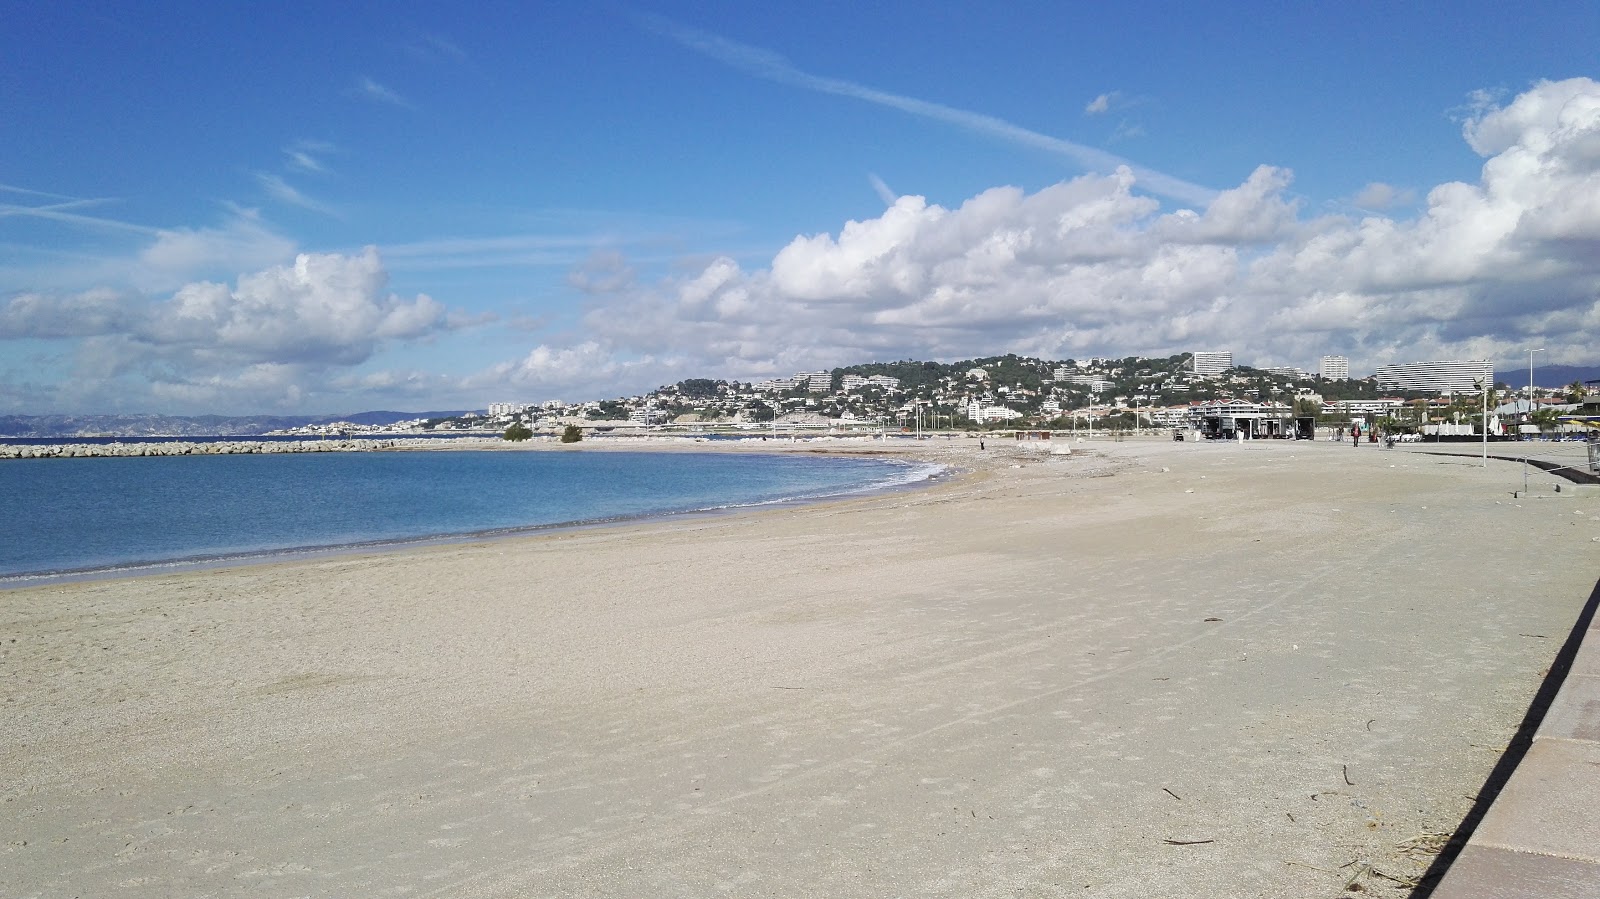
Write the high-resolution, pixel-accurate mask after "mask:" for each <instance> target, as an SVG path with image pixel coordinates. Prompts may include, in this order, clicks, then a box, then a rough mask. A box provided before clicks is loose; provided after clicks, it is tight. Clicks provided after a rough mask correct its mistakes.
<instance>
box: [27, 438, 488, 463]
mask: <svg viewBox="0 0 1600 899" xmlns="http://www.w3.org/2000/svg"><path fill="white" fill-rule="evenodd" d="M501 442H502V441H501V440H500V439H499V438H498V437H459V438H452V439H448V440H440V439H437V438H415V439H406V438H394V439H375V440H219V441H205V442H201V441H188V440H181V441H172V442H159V443H156V442H138V441H135V442H129V443H48V444H7V445H0V459H73V458H96V457H107V456H113V457H122V456H233V455H254V454H258V453H361V452H377V451H381V450H418V449H461V448H464V447H465V446H467V445H473V446H476V445H479V444H485V443H494V444H497V443H501Z"/></svg>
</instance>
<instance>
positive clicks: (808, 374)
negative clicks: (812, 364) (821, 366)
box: [794, 371, 833, 393]
mask: <svg viewBox="0 0 1600 899" xmlns="http://www.w3.org/2000/svg"><path fill="white" fill-rule="evenodd" d="M794 382H795V384H804V385H806V389H807V390H809V391H811V392H812V393H827V392H828V390H829V389H830V388H832V387H833V372H827V371H803V372H801V373H799V374H797V375H795V376H794Z"/></svg>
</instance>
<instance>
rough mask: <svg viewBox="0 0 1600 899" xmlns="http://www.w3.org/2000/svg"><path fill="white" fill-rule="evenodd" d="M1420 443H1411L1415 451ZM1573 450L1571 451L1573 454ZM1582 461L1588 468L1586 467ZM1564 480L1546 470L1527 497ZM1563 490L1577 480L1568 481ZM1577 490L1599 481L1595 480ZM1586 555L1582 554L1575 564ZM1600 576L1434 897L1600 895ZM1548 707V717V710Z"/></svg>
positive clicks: (1561, 453)
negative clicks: (1598, 611) (1526, 730)
mask: <svg viewBox="0 0 1600 899" xmlns="http://www.w3.org/2000/svg"><path fill="white" fill-rule="evenodd" d="M1420 448H1422V447H1417V446H1412V447H1407V448H1406V449H1408V450H1410V451H1417V450H1418V449H1420ZM1426 450H1427V451H1429V452H1439V451H1445V452H1455V453H1459V454H1461V455H1473V454H1479V453H1482V452H1483V449H1482V448H1481V447H1477V448H1470V451H1469V447H1468V445H1466V444H1453V445H1452V444H1445V445H1443V446H1439V445H1434V446H1428V447H1426ZM1585 452H1586V450H1585V448H1584V446H1583V444H1575V443H1543V442H1538V443H1528V444H1518V443H1501V444H1490V445H1489V447H1488V450H1487V454H1488V455H1489V457H1491V458H1502V459H1503V458H1510V457H1521V456H1522V455H1523V454H1524V453H1526V454H1527V455H1528V457H1529V458H1530V459H1531V460H1533V461H1535V462H1545V463H1547V464H1553V465H1555V466H1567V465H1575V464H1579V463H1582V462H1585V461H1586V457H1585V456H1584V455H1581V454H1582V453H1585ZM1569 457H1570V458H1569ZM1580 470H1581V469H1580ZM1562 483H1563V482H1559V481H1556V480H1555V479H1554V476H1553V475H1552V474H1550V473H1548V472H1546V471H1543V470H1541V469H1535V470H1533V471H1532V472H1530V474H1529V481H1528V487H1527V492H1526V493H1525V494H1524V495H1527V496H1539V495H1541V493H1543V492H1548V491H1552V490H1554V489H1555V488H1556V487H1557V486H1558V485H1560V484H1562ZM1565 489H1574V488H1573V486H1572V485H1570V484H1567V485H1566V486H1565ZM1577 489H1585V490H1593V489H1596V488H1594V487H1592V486H1588V487H1579V488H1577ZM1578 562H1579V560H1574V563H1575V564H1577V563H1578ZM1597 605H1600V584H1597V585H1596V587H1595V592H1594V594H1593V595H1591V596H1590V598H1589V603H1588V605H1587V606H1586V607H1585V610H1584V614H1583V616H1582V617H1581V618H1580V619H1579V621H1578V623H1577V626H1576V627H1575V628H1574V629H1573V631H1572V634H1571V636H1570V637H1569V639H1568V641H1567V643H1566V645H1565V646H1564V647H1563V648H1562V650H1561V652H1560V654H1559V655H1558V656H1557V659H1556V662H1555V664H1554V665H1553V666H1552V667H1551V671H1550V676H1549V678H1548V681H1547V683H1548V685H1549V689H1548V690H1547V691H1545V692H1541V694H1540V695H1539V696H1538V697H1537V698H1536V699H1535V700H1534V703H1533V706H1532V708H1531V709H1530V711H1529V719H1530V720H1529V726H1530V727H1536V729H1535V730H1534V732H1533V734H1532V738H1531V739H1528V738H1527V737H1526V736H1524V737H1522V738H1521V739H1520V740H1518V741H1514V742H1513V744H1512V746H1511V747H1510V749H1509V750H1508V752H1507V756H1506V759H1505V763H1504V764H1503V765H1502V766H1501V767H1502V769H1504V770H1498V769H1497V770H1496V771H1495V774H1494V776H1493V777H1491V779H1490V783H1489V785H1488V787H1487V788H1486V790H1485V794H1484V795H1485V801H1484V802H1483V803H1482V804H1481V807H1480V808H1479V809H1475V810H1474V812H1473V814H1471V815H1469V816H1468V821H1467V822H1466V824H1467V825H1469V826H1472V827H1473V830H1472V836H1471V838H1470V839H1469V840H1468V842H1467V845H1466V846H1465V847H1464V848H1463V849H1462V850H1461V853H1460V855H1459V856H1457V857H1456V859H1455V861H1454V862H1453V863H1451V865H1450V867H1449V870H1448V871H1446V872H1445V875H1444V878H1443V879H1442V880H1441V881H1440V882H1439V885H1438V887H1437V888H1436V889H1434V890H1433V892H1432V893H1431V897H1432V899H1469V897H1470V899H1509V897H1530V899H1532V897H1539V899H1600V802H1596V801H1595V800H1596V799H1597V798H1600V622H1597V621H1596V619H1595V608H1596V606H1597ZM1541 713H1542V717H1541Z"/></svg>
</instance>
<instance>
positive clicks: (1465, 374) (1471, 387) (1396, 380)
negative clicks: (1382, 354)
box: [1372, 359, 1494, 393]
mask: <svg viewBox="0 0 1600 899" xmlns="http://www.w3.org/2000/svg"><path fill="white" fill-rule="evenodd" d="M1372 374H1373V377H1375V378H1377V380H1378V388H1379V389H1380V390H1428V391H1433V392H1434V393H1473V392H1476V391H1479V390H1482V389H1483V385H1484V384H1493V383H1494V363H1493V362H1490V361H1488V360H1485V359H1471V360H1460V359H1450V360H1442V361H1438V362H1407V363H1404V364H1401V365H1380V366H1378V369H1377V371H1374V372H1373V373H1372Z"/></svg>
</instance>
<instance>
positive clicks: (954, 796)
mask: <svg viewBox="0 0 1600 899" xmlns="http://www.w3.org/2000/svg"><path fill="white" fill-rule="evenodd" d="M793 446H795V447H797V448H805V447H806V445H805V444H796V445H793ZM988 447H989V448H988V451H987V452H984V453H979V452H978V451H977V449H976V441H971V440H957V441H949V442H943V441H930V442H926V443H923V444H920V445H917V444H912V445H898V446H897V445H896V443H895V442H894V441H891V442H889V443H888V444H863V445H861V446H860V447H858V449H860V450H863V451H879V450H881V449H885V448H889V449H890V450H891V451H895V452H916V453H922V454H925V455H930V456H933V457H937V458H942V459H944V460H947V461H951V462H955V463H958V464H963V465H965V466H967V467H969V468H971V469H972V471H971V472H970V473H968V474H966V475H964V476H962V477H959V478H956V479H953V480H951V481H949V482H947V483H944V484H942V485H940V486H937V487H933V488H930V489H927V490H922V491H917V492H911V493H900V494H890V495H885V496H877V497H871V498H864V499H855V500H849V501H844V502H835V503H828V504H822V505H816V506H809V507H803V508H797V509H784V510H777V511H768V512H753V513H741V514H737V515H728V516H718V517H711V518H700V519H694V520H688V521H676V522H656V523H647V524H641V525H632V526H626V527H617V528H607V529H597V530H586V531H573V532H565V533H555V534H546V535H541V536H534V537H525V538H516V539H510V540H500V541H492V542H483V543H469V544H461V545H447V546H436V547H424V548H415V549H409V550H404V551H399V552H391V553H383V554H373V555H365V556H346V557H337V558H325V559H314V560H304V561H297V562H290V563H283V564H275V565H259V566H251V567H241V568H236V569H227V570H217V571H202V572H189V573H183V574H175V575H161V576H151V577H145V578H138V579H129V580H116V581H102V582H89V583H81V584H68V585H52V586H44V587H35V588H27V589H18V590H11V591H6V592H0V698H3V702H0V800H3V801H0V894H3V895H8V896H9V895H16V896H48V897H57V896H75V895H107V894H111V893H118V894H122V895H132V896H168V895H173V896H199V895H210V896H228V895H245V894H249V895H264V896H285V897H287V896H351V895H362V896H390V895H393V896H449V897H477V896H486V897H487V896H711V895H721V894H728V895H738V896H818V897H836V896H873V897H880V896H996V897H998V896H1006V897H1014V896H1063V895H1072V896H1097V897H1101V896H1103V897H1111V896H1117V897H1123V896H1126V897H1134V896H1139V897H1144V896H1179V895H1182V896H1216V897H1223V896H1229V897H1234V896H1260V897H1303V896H1318V895H1342V894H1344V888H1345V886H1346V884H1347V882H1349V880H1350V879H1351V877H1352V876H1353V875H1356V874H1357V873H1358V872H1360V871H1361V870H1362V869H1363V867H1366V868H1368V869H1369V873H1367V874H1365V875H1363V876H1362V877H1361V878H1360V879H1359V881H1358V882H1359V883H1360V884H1361V885H1362V886H1363V888H1364V889H1365V891H1366V892H1367V893H1368V894H1370V895H1387V896H1403V895H1406V894H1407V893H1408V892H1409V890H1408V888H1407V887H1405V886H1403V885H1402V882H1403V881H1405V880H1407V879H1410V878H1414V877H1416V876H1418V875H1419V874H1421V873H1422V871H1423V870H1424V869H1425V868H1426V867H1427V865H1428V863H1429V862H1430V861H1431V860H1432V859H1431V856H1429V855H1428V854H1427V853H1426V852H1425V851H1418V850H1415V849H1412V850H1408V849H1407V848H1406V847H1407V846H1408V845H1411V846H1414V845H1416V844H1417V843H1419V842H1420V843H1422V844H1428V843H1431V842H1436V841H1437V838H1436V837H1429V836H1427V835H1429V834H1441V833H1447V832H1449V831H1450V830H1451V829H1453V828H1454V827H1455V825H1456V824H1457V823H1458V822H1459V821H1460V819H1461V817H1462V816H1463V815H1464V814H1465V813H1466V811H1467V809H1468V808H1469V807H1470V806H1471V804H1472V802H1473V800H1474V797H1475V794H1476V792H1477V790H1478V789H1479V787H1480V786H1481V785H1482V784H1483V781H1484V778H1485V777H1486V776H1487V775H1488V772H1489V771H1490V769H1491V768H1492V767H1493V765H1494V763H1495V762H1496V760H1497V758H1498V752H1499V751H1500V750H1501V749H1502V748H1503V747H1504V746H1505V744H1506V742H1507V740H1508V739H1509V738H1510V736H1511V734H1512V732H1513V731H1514V729H1515V727H1516V726H1517V724H1518V723H1519V722H1520V720H1521V718H1522V716H1523V713H1524V712H1525V711H1526V709H1527V706H1528V702H1529V699H1530V698H1531V697H1532V696H1533V695H1534V693H1535V692H1536V691H1537V689H1538V687H1539V685H1540V681H1541V677H1542V676H1543V672H1544V670H1545V669H1546V668H1547V667H1548V665H1549V664H1550V662H1551V659H1552V658H1553V656H1554V654H1555V652H1556V650H1557V648H1558V646H1559V645H1560V643H1561V641H1562V640H1563V639H1564V638H1565V636H1566V634H1567V632H1568V630H1569V629H1570V628H1571V627H1572V625H1573V622H1574V620H1575V619H1576V617H1577V615H1578V613H1579V611H1580V609H1581V608H1582V606H1583V604H1584V602H1585V600H1586V599H1587V598H1588V596H1589V593H1590V591H1591V590H1592V589H1593V588H1594V584H1595V578H1596V571H1595V567H1594V565H1593V560H1594V559H1595V558H1597V556H1600V547H1597V545H1596V541H1597V540H1600V493H1596V492H1594V491H1593V489H1592V488H1584V489H1580V490H1574V489H1567V490H1564V491H1563V492H1562V493H1561V494H1556V495H1546V496H1527V495H1524V496H1521V497H1516V498H1513V496H1512V495H1511V492H1510V491H1511V490H1513V489H1518V488H1520V486H1521V468H1520V466H1517V465H1513V464H1511V463H1500V462H1495V461H1493V460H1491V461H1490V463H1489V466H1488V468H1483V467H1480V465H1479V464H1478V463H1477V461H1476V460H1464V459H1452V458H1448V457H1437V456H1430V455H1424V454H1421V453H1417V452H1412V451H1411V450H1410V448H1404V447H1402V448H1397V449H1396V450H1380V449H1378V448H1377V447H1366V446H1363V447H1361V448H1357V449H1352V448H1350V447H1349V445H1348V444H1336V443H1317V444H1309V443H1284V442H1274V441H1261V442H1257V443H1254V444H1247V445H1237V444H1204V443H1201V444H1195V443H1171V442H1170V441H1165V440H1153V439H1152V440H1146V441H1142V442H1137V441H1135V442H1128V443H1111V442H1099V443H1094V442H1085V443H1080V444H1073V447H1074V449H1075V450H1076V452H1074V453H1073V454H1072V455H1070V456H1044V455H1041V454H1038V453H1032V452H1027V451H1024V450H1020V449H1017V448H1016V447H1015V446H1013V445H1012V444H1010V443H1009V442H1007V441H989V442H988ZM777 448H779V447H778V446H777V445H776V444H774V445H772V446H766V447H763V449H768V450H771V449H777ZM587 449H589V450H593V449H596V448H595V447H589V448H587ZM580 451H581V450H580ZM1013 466H1017V467H1013ZM1352 862H1353V863H1354V864H1352Z"/></svg>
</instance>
